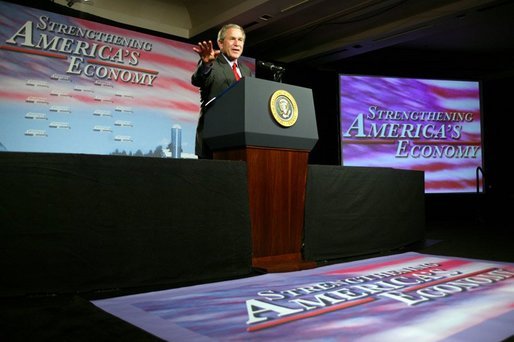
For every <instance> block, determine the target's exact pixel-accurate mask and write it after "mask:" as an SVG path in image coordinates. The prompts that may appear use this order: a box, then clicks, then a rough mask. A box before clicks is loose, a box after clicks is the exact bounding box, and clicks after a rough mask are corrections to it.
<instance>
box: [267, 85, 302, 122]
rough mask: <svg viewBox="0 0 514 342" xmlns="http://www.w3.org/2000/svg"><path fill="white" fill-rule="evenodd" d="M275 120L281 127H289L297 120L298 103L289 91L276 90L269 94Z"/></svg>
mask: <svg viewBox="0 0 514 342" xmlns="http://www.w3.org/2000/svg"><path fill="white" fill-rule="evenodd" d="M269 106H270V109H271V114H273V118H274V119H275V121H276V122H277V123H278V124H279V125H280V126H283V127H291V126H292V125H294V124H295V123H296V120H298V105H297V104H296V101H295V99H294V97H293V95H291V94H290V93H289V92H287V91H285V90H277V91H276V92H274V93H273V95H271V99H270V103H269Z"/></svg>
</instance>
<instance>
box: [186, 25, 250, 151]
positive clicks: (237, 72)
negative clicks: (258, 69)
mask: <svg viewBox="0 0 514 342" xmlns="http://www.w3.org/2000/svg"><path fill="white" fill-rule="evenodd" d="M245 38H246V35H245V32H244V30H243V28H242V27H241V26H239V25H236V24H227V25H225V26H223V27H222V28H221V30H220V31H219V32H218V47H219V50H215V49H214V47H213V44H212V41H210V40H209V41H203V42H200V43H198V46H195V47H194V48H193V50H194V51H195V52H196V53H198V55H199V56H200V61H199V62H198V67H197V68H196V70H195V72H194V74H193V76H192V77H191V83H192V84H193V85H194V86H196V87H199V88H200V99H201V105H202V109H201V111H200V118H199V120H198V126H197V129H196V147H195V153H196V154H197V155H198V158H202V159H210V158H212V152H211V151H210V150H209V148H208V147H207V146H206V144H205V142H204V141H203V136H202V133H203V125H204V115H205V112H206V104H207V103H208V102H209V101H210V100H211V99H213V98H214V97H216V96H218V95H219V94H221V93H222V92H223V91H224V90H225V89H227V88H228V87H230V86H231V85H232V84H233V83H234V82H236V81H237V80H239V78H241V77H249V76H252V72H251V70H250V69H249V68H248V67H247V66H246V65H245V64H243V63H238V58H239V57H240V56H241V54H242V53H243V48H244V43H245Z"/></svg>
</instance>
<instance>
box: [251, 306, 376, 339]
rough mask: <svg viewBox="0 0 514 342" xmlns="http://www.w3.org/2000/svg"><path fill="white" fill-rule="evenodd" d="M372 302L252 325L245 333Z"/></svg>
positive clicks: (331, 308) (320, 310) (329, 308)
mask: <svg viewBox="0 0 514 342" xmlns="http://www.w3.org/2000/svg"><path fill="white" fill-rule="evenodd" d="M373 301H375V298H373V297H368V298H363V299H358V300H355V301H353V302H346V303H342V304H338V305H334V306H330V307H328V308H324V309H319V310H316V311H311V312H306V313H303V314H298V315H294V316H291V317H285V318H280V319H276V320H273V321H270V322H266V323H261V324H257V325H253V326H251V327H248V328H247V329H246V331H248V332H253V331H259V330H262V329H267V328H271V327H274V326H277V325H281V324H285V323H289V322H294V321H297V320H300V319H304V318H310V317H315V316H319V315H322V314H325V313H328V312H333V311H337V310H342V309H346V308H349V307H353V306H358V305H362V304H367V303H370V302H373Z"/></svg>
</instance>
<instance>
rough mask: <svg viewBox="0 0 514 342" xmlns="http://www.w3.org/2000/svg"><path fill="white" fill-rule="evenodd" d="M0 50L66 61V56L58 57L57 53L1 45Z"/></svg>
mask: <svg viewBox="0 0 514 342" xmlns="http://www.w3.org/2000/svg"><path fill="white" fill-rule="evenodd" d="M0 49H2V50H8V51H14V52H21V53H27V54H30V55H38V56H44V57H51V58H59V59H67V58H68V57H67V56H63V55H60V54H58V53H51V52H44V51H39V50H32V49H26V48H21V47H17V46H7V45H3V46H0Z"/></svg>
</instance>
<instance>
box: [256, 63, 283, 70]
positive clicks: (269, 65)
mask: <svg viewBox="0 0 514 342" xmlns="http://www.w3.org/2000/svg"><path fill="white" fill-rule="evenodd" d="M257 64H258V65H260V66H261V67H263V68H266V69H268V70H270V71H284V70H285V68H284V67H281V66H279V65H275V64H273V63H270V62H263V61H257Z"/></svg>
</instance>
